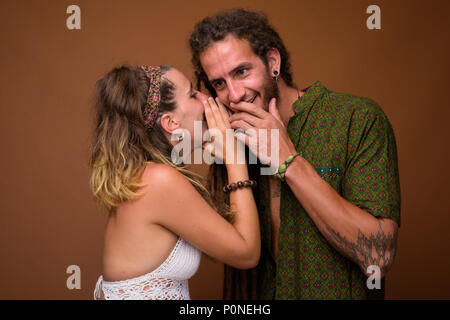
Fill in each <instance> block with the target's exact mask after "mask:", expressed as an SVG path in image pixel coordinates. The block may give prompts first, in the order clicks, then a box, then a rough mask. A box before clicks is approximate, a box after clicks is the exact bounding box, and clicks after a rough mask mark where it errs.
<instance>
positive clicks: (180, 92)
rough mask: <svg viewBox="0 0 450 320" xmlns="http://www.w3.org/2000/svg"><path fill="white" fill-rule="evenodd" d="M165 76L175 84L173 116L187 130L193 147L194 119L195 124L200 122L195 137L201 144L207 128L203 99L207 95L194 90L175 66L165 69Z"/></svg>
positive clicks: (204, 99)
mask: <svg viewBox="0 0 450 320" xmlns="http://www.w3.org/2000/svg"><path fill="white" fill-rule="evenodd" d="M165 77H166V78H167V79H168V80H169V81H171V82H172V83H173V84H174V85H175V92H174V93H175V100H176V103H177V108H176V109H175V111H174V112H173V114H174V118H175V119H176V120H177V121H179V123H180V126H179V128H182V129H185V130H187V131H189V133H190V134H191V140H192V141H191V142H192V147H194V123H195V122H194V121H198V122H197V126H199V125H200V124H201V132H197V137H198V138H199V139H200V141H199V143H200V144H201V143H202V142H201V139H202V137H203V133H204V131H206V129H207V127H206V121H205V117H204V106H203V101H206V100H207V99H208V96H207V95H205V94H203V93H201V92H200V91H197V90H194V89H193V88H192V83H191V82H190V81H189V79H188V78H186V76H185V75H184V74H183V73H182V72H180V71H178V70H177V69H175V68H171V69H170V70H169V71H167V72H166V74H165ZM197 140H198V139H197ZM197 143H198V142H197Z"/></svg>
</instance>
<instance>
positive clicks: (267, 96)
mask: <svg viewBox="0 0 450 320" xmlns="http://www.w3.org/2000/svg"><path fill="white" fill-rule="evenodd" d="M266 70H267V71H266V76H265V77H264V87H263V95H264V101H263V106H262V107H263V109H264V110H266V111H267V110H268V109H269V102H270V100H271V99H272V98H275V99H277V102H278V97H279V94H280V92H279V90H278V85H277V82H276V81H275V80H274V79H273V78H272V76H271V74H270V72H269V68H266Z"/></svg>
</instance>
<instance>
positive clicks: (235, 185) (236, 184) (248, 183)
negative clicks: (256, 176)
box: [223, 180, 256, 193]
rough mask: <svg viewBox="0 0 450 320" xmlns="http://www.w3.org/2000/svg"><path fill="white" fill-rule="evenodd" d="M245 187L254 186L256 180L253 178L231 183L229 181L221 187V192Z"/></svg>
mask: <svg viewBox="0 0 450 320" xmlns="http://www.w3.org/2000/svg"><path fill="white" fill-rule="evenodd" d="M247 187H250V188H254V187H256V181H255V180H245V181H238V182H233V183H230V184H229V185H226V186H225V187H223V192H225V193H229V192H231V191H234V190H236V189H238V188H247Z"/></svg>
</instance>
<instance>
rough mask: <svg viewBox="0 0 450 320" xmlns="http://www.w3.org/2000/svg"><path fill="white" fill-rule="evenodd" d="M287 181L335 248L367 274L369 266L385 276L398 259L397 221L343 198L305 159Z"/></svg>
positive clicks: (290, 170)
mask: <svg viewBox="0 0 450 320" xmlns="http://www.w3.org/2000/svg"><path fill="white" fill-rule="evenodd" d="M286 182H287V183H288V185H289V187H290V189H291V190H292V192H293V193H294V195H295V196H296V198H297V199H298V200H299V202H300V203H301V204H302V206H303V208H305V210H306V212H307V213H308V215H309V216H310V217H311V219H312V220H313V221H314V223H315V224H316V226H317V228H318V229H319V231H320V232H321V233H322V235H323V236H324V237H325V238H326V239H327V240H328V241H329V242H330V244H331V245H333V247H335V248H336V249H337V250H338V251H339V252H340V253H341V254H343V255H345V256H347V257H348V258H349V259H351V260H352V261H354V262H355V263H356V264H358V265H359V266H360V268H361V269H362V270H363V272H364V273H366V274H367V267H368V266H370V265H376V266H378V267H379V268H380V270H381V275H382V276H384V274H385V273H386V272H387V271H388V270H389V268H390V266H391V265H392V262H393V260H394V256H395V249H396V243H397V224H396V223H395V222H394V221H392V220H390V219H378V218H376V217H374V216H373V215H371V214H369V213H367V212H365V211H364V210H362V209H360V208H358V207H357V206H355V205H353V204H352V203H350V202H349V201H347V200H346V199H344V198H343V197H341V196H340V195H339V194H338V193H337V192H336V190H334V189H333V188H332V187H331V186H330V185H329V184H328V183H327V182H326V181H324V180H323V179H322V178H321V177H320V176H319V175H318V174H317V172H316V171H315V170H314V168H313V167H312V166H311V165H310V164H309V163H308V162H307V161H306V160H305V159H303V158H301V157H298V158H296V159H295V160H294V162H292V164H291V165H290V166H289V168H288V170H287V172H286Z"/></svg>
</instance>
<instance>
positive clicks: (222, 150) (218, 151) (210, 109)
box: [203, 97, 237, 164]
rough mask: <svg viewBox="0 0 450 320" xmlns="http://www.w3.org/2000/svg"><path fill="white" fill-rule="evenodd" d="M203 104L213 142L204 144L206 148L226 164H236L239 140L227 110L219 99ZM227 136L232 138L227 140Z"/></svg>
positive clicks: (211, 99)
mask: <svg viewBox="0 0 450 320" xmlns="http://www.w3.org/2000/svg"><path fill="white" fill-rule="evenodd" d="M203 104H204V107H205V117H206V121H207V123H208V132H209V135H210V137H211V142H209V143H205V144H203V146H204V148H205V149H206V150H208V151H209V152H210V153H211V154H212V155H214V156H215V157H216V158H219V159H222V160H223V161H224V163H225V164H236V163H237V161H236V159H237V157H236V152H235V151H237V150H236V149H237V148H236V144H237V140H236V138H235V137H234V130H233V129H232V128H231V124H230V120H229V117H230V116H229V114H228V112H227V109H226V108H225V106H224V105H223V104H222V103H221V102H220V100H219V99H218V98H216V100H214V99H213V98H211V97H210V98H208V100H206V101H204V102H203ZM227 134H228V135H229V137H230V136H231V137H232V138H231V139H230V138H229V139H227Z"/></svg>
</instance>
